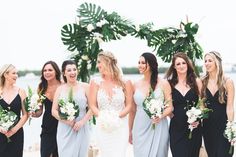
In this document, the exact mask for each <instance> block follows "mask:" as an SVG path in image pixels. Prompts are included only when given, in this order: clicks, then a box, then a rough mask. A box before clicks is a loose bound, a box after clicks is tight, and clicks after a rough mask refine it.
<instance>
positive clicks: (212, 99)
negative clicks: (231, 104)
mask: <svg viewBox="0 0 236 157" xmlns="http://www.w3.org/2000/svg"><path fill="white" fill-rule="evenodd" d="M206 96H207V107H208V108H210V109H212V110H213V112H210V113H209V118H208V119H205V120H204V121H203V138H204V143H205V147H206V151H207V153H208V157H232V155H230V154H229V149H230V143H229V142H228V140H227V139H226V138H225V137H224V135H223V134H224V130H225V127H226V123H227V115H226V103H225V104H221V103H220V102H219V101H218V97H219V91H217V92H216V93H215V94H214V95H212V94H211V92H210V91H209V89H206Z"/></svg>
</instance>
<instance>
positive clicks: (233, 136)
mask: <svg viewBox="0 0 236 157" xmlns="http://www.w3.org/2000/svg"><path fill="white" fill-rule="evenodd" d="M224 136H225V138H227V139H228V141H229V142H230V149H229V154H233V150H234V143H235V142H236V123H235V122H231V121H228V122H227V124H226V128H225V131H224Z"/></svg>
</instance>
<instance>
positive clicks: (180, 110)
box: [170, 88, 202, 157]
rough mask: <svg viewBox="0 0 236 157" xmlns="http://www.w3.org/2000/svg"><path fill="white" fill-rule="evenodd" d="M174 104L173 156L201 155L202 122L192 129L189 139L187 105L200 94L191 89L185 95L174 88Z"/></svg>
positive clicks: (172, 125)
mask: <svg viewBox="0 0 236 157" xmlns="http://www.w3.org/2000/svg"><path fill="white" fill-rule="evenodd" d="M172 99H173V106H174V111H173V114H174V117H173V118H171V121H170V149H171V152H172V156H173V157H199V150H200V147H201V144H202V129H201V124H199V125H198V127H197V128H195V129H193V131H192V138H191V139H189V138H188V136H189V133H190V130H189V129H188V125H189V124H188V122H187V119H188V117H187V115H186V111H187V110H186V106H187V103H191V102H192V103H194V102H195V103H196V102H197V101H198V95H197V94H196V93H195V91H194V90H193V89H190V90H189V91H188V92H187V93H186V94H185V95H184V96H183V95H182V94H181V93H180V92H179V91H178V90H177V89H176V88H173V89H172Z"/></svg>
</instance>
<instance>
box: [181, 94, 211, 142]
mask: <svg viewBox="0 0 236 157" xmlns="http://www.w3.org/2000/svg"><path fill="white" fill-rule="evenodd" d="M205 101H206V99H204V98H202V99H201V98H199V99H198V102H197V103H194V102H193V103H189V101H187V106H186V108H187V111H186V115H187V117H188V120H187V122H188V123H189V126H188V127H189V129H190V133H189V136H188V138H189V139H191V138H192V131H193V129H194V127H193V125H192V124H193V123H194V122H197V121H201V120H203V119H206V118H208V116H209V112H212V111H213V110H212V109H209V108H207V107H206V102H205Z"/></svg>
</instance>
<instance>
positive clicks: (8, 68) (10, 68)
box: [0, 64, 15, 89]
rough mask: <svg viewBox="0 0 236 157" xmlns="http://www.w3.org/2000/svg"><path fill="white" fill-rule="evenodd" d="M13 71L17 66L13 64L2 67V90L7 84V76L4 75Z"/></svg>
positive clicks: (0, 80)
mask: <svg viewBox="0 0 236 157" xmlns="http://www.w3.org/2000/svg"><path fill="white" fill-rule="evenodd" d="M12 69H15V66H14V65H12V64H5V65H3V66H2V67H1V69H0V89H1V88H2V87H3V85H4V84H5V76H4V74H7V73H9V71H11V70H12Z"/></svg>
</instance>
